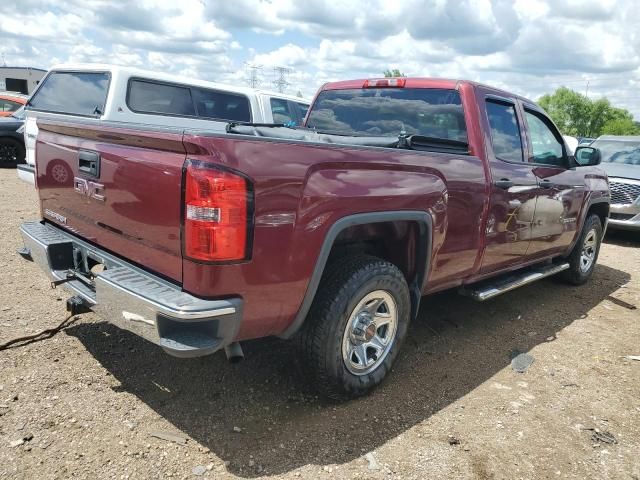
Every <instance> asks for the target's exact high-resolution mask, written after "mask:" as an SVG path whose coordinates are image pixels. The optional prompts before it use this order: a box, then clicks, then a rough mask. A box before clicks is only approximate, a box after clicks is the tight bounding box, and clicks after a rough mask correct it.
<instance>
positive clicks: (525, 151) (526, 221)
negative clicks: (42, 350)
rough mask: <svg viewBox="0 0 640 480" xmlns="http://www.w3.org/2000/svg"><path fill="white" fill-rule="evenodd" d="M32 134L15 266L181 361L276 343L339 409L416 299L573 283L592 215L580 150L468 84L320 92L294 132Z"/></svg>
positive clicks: (395, 338) (384, 356) (580, 276)
mask: <svg viewBox="0 0 640 480" xmlns="http://www.w3.org/2000/svg"><path fill="white" fill-rule="evenodd" d="M67 118H68V117H67ZM38 125H39V134H38V138H37V146H36V174H37V187H38V191H39V196H40V205H41V215H42V220H39V221H33V222H28V223H25V224H23V225H22V227H21V230H22V235H23V238H24V243H25V248H24V249H23V251H22V252H21V253H22V254H23V256H25V257H26V258H28V259H33V260H34V261H36V262H37V263H39V264H40V265H41V266H42V268H43V269H44V270H45V271H46V272H47V273H48V275H49V276H50V278H51V281H52V282H53V283H55V284H56V285H57V284H62V285H64V287H66V288H67V289H68V290H70V291H71V292H72V293H73V297H72V298H70V300H69V301H68V308H69V309H70V310H71V311H72V312H77V311H79V309H80V308H82V307H88V308H91V309H92V310H94V311H97V312H98V313H100V314H101V315H103V316H104V318H105V319H106V320H109V321H111V322H113V323H115V324H116V325H118V326H120V327H121V328H124V329H127V330H130V331H133V332H135V333H137V334H139V335H140V336H142V337H144V338H145V339H147V340H150V341H152V342H155V343H157V344H159V345H160V346H161V347H162V348H163V349H164V350H165V351H166V352H168V353H170V354H172V355H175V356H181V357H188V356H199V355H207V354H210V353H213V352H215V351H217V350H220V349H225V350H226V352H227V355H228V356H229V357H230V358H239V357H241V356H242V349H241V347H240V344H239V342H240V341H243V340H249V339H255V338H260V337H266V336H270V335H275V336H279V337H282V338H290V339H292V340H295V341H296V342H297V345H298V346H299V347H300V355H302V357H303V362H302V364H303V365H304V368H306V369H307V370H308V372H307V373H308V375H309V378H311V379H312V380H313V381H314V382H315V385H316V386H317V388H318V390H319V391H320V392H321V393H323V394H324V395H327V396H329V397H332V398H336V399H341V398H349V397H354V396H358V395H362V394H364V393H365V392H367V391H369V390H370V389H371V388H372V387H374V386H375V385H377V384H378V383H380V382H381V381H382V379H383V378H384V377H385V375H386V374H387V372H389V370H390V369H391V366H392V363H393V361H394V359H395V358H396V356H397V354H398V351H399V349H400V346H401V344H402V341H403V339H404V337H405V336H406V333H407V328H408V326H409V322H410V320H411V319H412V318H413V317H415V315H416V313H417V312H418V307H419V304H420V299H421V297H422V296H424V295H427V294H430V293H433V292H437V291H440V290H443V289H450V288H458V289H460V292H461V293H463V294H466V295H471V296H472V297H474V298H476V299H477V300H487V299H490V298H492V297H494V296H495V295H498V294H501V293H503V292H505V291H508V290H511V289H513V288H516V287H519V286H521V285H524V284H527V283H530V282H532V281H535V280H537V279H539V278H544V277H546V276H549V275H552V274H557V273H561V274H562V275H563V276H564V277H565V278H566V279H567V280H568V281H569V282H570V283H573V284H581V283H583V282H585V281H586V280H587V279H588V278H589V277H590V276H591V274H592V272H593V270H594V266H595V263H596V260H597V257H598V250H599V247H600V242H601V239H602V237H603V234H604V231H605V228H606V225H607V219H608V214H609V187H608V181H607V176H606V174H605V173H603V172H602V171H601V170H600V169H598V168H596V167H595V165H597V164H598V163H599V160H600V159H599V151H598V150H597V149H594V148H590V147H581V148H579V149H578V150H577V151H576V154H575V156H572V155H569V154H568V153H567V148H566V146H565V145H564V142H563V140H562V136H561V135H560V132H559V131H558V130H557V128H556V127H555V126H554V125H553V123H552V122H551V121H550V120H549V118H548V117H547V115H546V114H545V113H544V112H543V111H542V110H541V109H540V108H539V107H538V106H536V105H535V104H534V103H533V102H531V101H529V100H527V99H525V98H522V97H519V96H516V95H512V94H510V93H507V92H504V91H501V90H496V89H494V88H491V87H487V86H484V85H480V84H477V83H473V82H468V81H453V80H440V79H418V78H416V79H412V78H400V79H377V80H353V81H346V82H338V83H330V84H327V85H325V86H324V87H323V88H322V89H321V90H320V91H319V93H318V94H317V96H316V98H315V100H314V103H313V105H312V107H311V108H310V110H309V113H308V114H307V118H306V119H305V127H304V128H285V127H282V126H280V127H278V126H267V125H234V124H230V125H229V126H228V129H227V130H228V132H227V133H219V132H218V133H212V132H207V131H189V130H182V129H171V128H154V127H148V126H140V125H131V124H121V123H120V124H119V123H107V122H99V121H95V120H92V119H82V118H78V119H77V121H75V120H74V121H72V122H69V121H58V120H56V119H53V120H52V119H48V120H40V121H39V122H38Z"/></svg>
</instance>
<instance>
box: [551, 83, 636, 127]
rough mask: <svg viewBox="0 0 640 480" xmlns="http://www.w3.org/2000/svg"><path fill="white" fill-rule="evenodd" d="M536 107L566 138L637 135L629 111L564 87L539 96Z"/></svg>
mask: <svg viewBox="0 0 640 480" xmlns="http://www.w3.org/2000/svg"><path fill="white" fill-rule="evenodd" d="M538 104H539V105H540V106H541V107H542V108H544V109H545V110H546V111H547V113H548V114H549V116H550V117H551V119H552V120H553V121H554V122H555V124H556V125H557V126H558V128H559V129H560V131H561V132H562V133H563V134H565V135H573V136H575V137H599V136H600V135H640V123H639V122H636V121H634V119H633V115H632V114H631V112H629V111H628V110H626V109H624V108H618V107H614V106H613V105H611V102H609V100H608V99H606V98H599V99H597V100H595V99H594V100H592V99H590V98H589V97H587V96H586V95H582V94H581V93H578V92H576V91H573V90H571V89H569V88H567V87H560V88H558V89H557V90H556V91H555V92H553V93H551V94H546V95H543V96H542V97H540V98H539V99H538Z"/></svg>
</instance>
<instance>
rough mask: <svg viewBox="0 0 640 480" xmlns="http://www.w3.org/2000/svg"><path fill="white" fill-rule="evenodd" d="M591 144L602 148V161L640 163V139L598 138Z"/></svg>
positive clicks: (628, 163) (627, 163)
mask: <svg viewBox="0 0 640 480" xmlns="http://www.w3.org/2000/svg"><path fill="white" fill-rule="evenodd" d="M591 146H592V147H595V148H598V149H599V150H600V154H601V156H602V163H621V164H626V165H640V139H638V140H596V141H595V142H593V143H592V144H591Z"/></svg>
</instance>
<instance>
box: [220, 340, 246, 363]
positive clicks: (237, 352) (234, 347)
mask: <svg viewBox="0 0 640 480" xmlns="http://www.w3.org/2000/svg"><path fill="white" fill-rule="evenodd" d="M224 353H226V354H227V360H229V361H230V362H231V363H239V362H240V361H242V360H244V353H242V347H241V346H240V343H239V342H233V343H230V344H229V345H227V346H226V347H224Z"/></svg>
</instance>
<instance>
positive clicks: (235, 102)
mask: <svg viewBox="0 0 640 480" xmlns="http://www.w3.org/2000/svg"><path fill="white" fill-rule="evenodd" d="M192 91H193V98H194V100H195V102H196V108H197V110H198V116H199V117H204V118H213V119H219V120H232V121H236V122H250V121H251V109H250V108H249V99H248V98H247V97H245V96H244V95H238V94H235V93H228V92H217V91H215V90H207V89H204V88H192Z"/></svg>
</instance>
